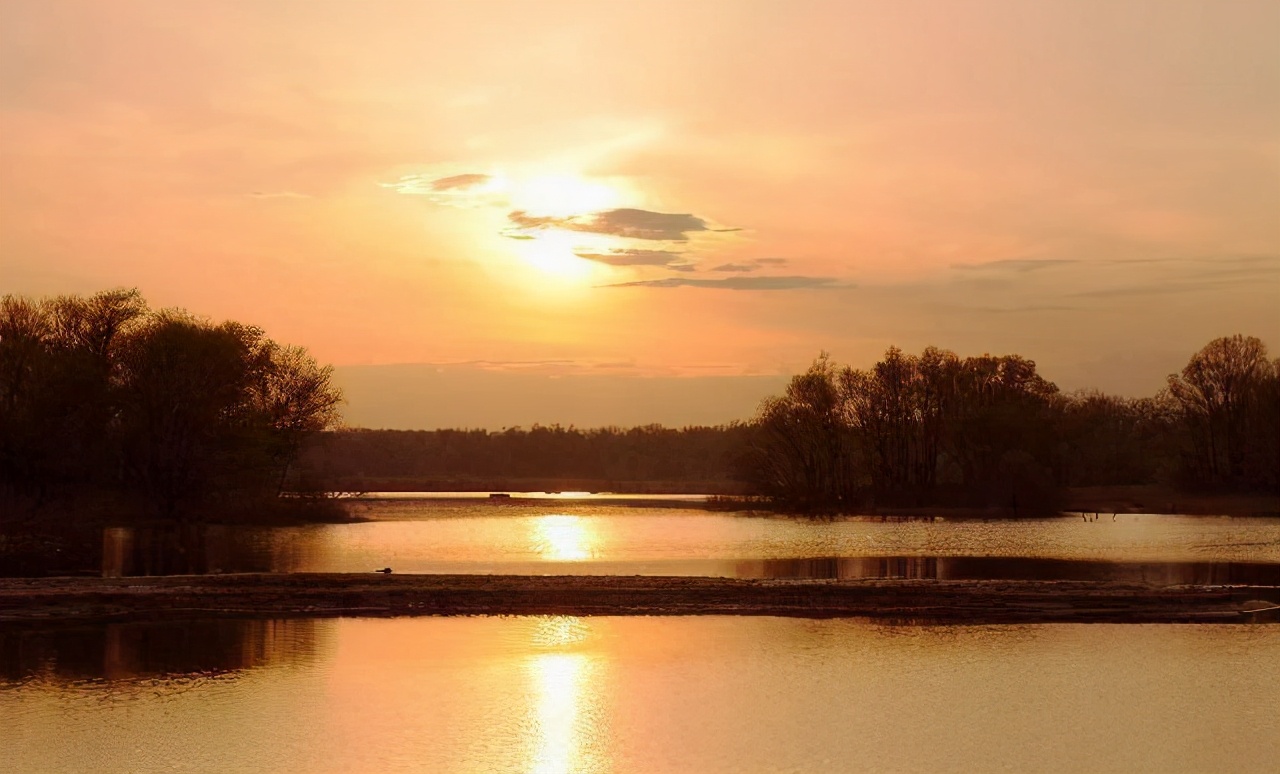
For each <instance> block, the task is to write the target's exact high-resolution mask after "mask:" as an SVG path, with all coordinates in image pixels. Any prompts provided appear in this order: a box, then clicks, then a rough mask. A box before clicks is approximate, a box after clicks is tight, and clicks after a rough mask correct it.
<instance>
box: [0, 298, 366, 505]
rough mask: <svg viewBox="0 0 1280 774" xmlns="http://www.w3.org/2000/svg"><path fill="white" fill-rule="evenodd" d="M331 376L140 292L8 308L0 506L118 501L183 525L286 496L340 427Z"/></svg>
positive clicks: (243, 331) (276, 347)
mask: <svg viewBox="0 0 1280 774" xmlns="http://www.w3.org/2000/svg"><path fill="white" fill-rule="evenodd" d="M331 375H332V371H331V369H330V368H329V367H328V366H321V365H319V364H317V363H316V362H315V360H314V359H312V358H311V357H310V356H309V355H308V354H307V353H306V351H305V350H302V349H300V348H297V347H288V346H282V345H280V344H277V343H276V342H274V341H272V340H271V339H270V338H268V337H267V336H266V334H265V333H264V332H263V331H262V330H261V329H259V328H255V327H253V326H249V325H244V324H241V323H235V322H223V323H213V322H210V321H207V320H204V319H201V318H198V317H195V316H193V315H191V314H189V313H187V312H185V311H183V310H176V309H165V310H152V309H150V308H149V307H148V305H147V304H146V302H145V301H144V300H143V298H142V297H141V295H140V294H139V293H138V292H137V291H136V290H112V291H106V292H102V293H98V294H95V295H92V296H87V297H84V296H61V297H57V298H51V299H41V300H36V299H30V298H25V297H20V296H5V297H4V298H3V299H0V505H3V506H4V507H6V508H10V509H16V508H25V509H27V510H35V511H38V510H39V509H40V508H42V507H43V506H45V505H47V504H48V503H50V502H53V501H56V500H64V499H67V498H74V497H75V496H77V495H83V494H85V493H94V494H102V493H109V494H110V495H112V496H115V497H118V498H120V499H121V500H122V501H125V502H135V503H140V504H144V505H146V506H147V507H149V508H150V509H152V510H154V511H155V512H157V513H159V514H162V515H166V516H172V515H175V514H178V513H180V512H182V511H183V510H184V509H188V508H193V507H200V506H206V505H210V504H217V503H226V502H231V501H245V500H252V499H254V498H262V497H266V496H274V495H276V494H278V492H279V489H280V486H281V484H282V482H283V479H284V475H285V473H286V472H287V470H288V468H289V466H290V464H291V463H292V462H293V460H294V459H295V458H296V456H297V454H298V452H299V449H300V448H301V445H302V442H303V440H304V439H305V438H306V437H307V436H309V435H310V434H312V433H315V432H317V431H320V430H323V429H326V428H328V427H331V426H333V425H334V424H335V422H336V421H337V419H338V407H339V404H340V402H341V400H342V396H341V393H340V392H339V391H338V390H337V389H336V388H335V387H334V386H333V384H332V381H331Z"/></svg>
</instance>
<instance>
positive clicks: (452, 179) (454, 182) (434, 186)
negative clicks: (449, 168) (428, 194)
mask: <svg viewBox="0 0 1280 774" xmlns="http://www.w3.org/2000/svg"><path fill="white" fill-rule="evenodd" d="M492 179H493V177H492V176H490V175H482V174H479V173H468V174H465V175H451V176H449V177H441V178H438V179H436V180H432V181H431V183H430V188H431V190H432V191H457V190H459V189H464V190H465V189H468V188H476V187H478V186H482V185H484V184H485V183H488V182H489V181H490V180H492Z"/></svg>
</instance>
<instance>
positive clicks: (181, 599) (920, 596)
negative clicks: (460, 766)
mask: <svg viewBox="0 0 1280 774" xmlns="http://www.w3.org/2000/svg"><path fill="white" fill-rule="evenodd" d="M1278 594H1280V589H1277V588H1272V587H1253V586H1153V585H1145V584H1133V583H1123V582H1092V581H1006V580H1000V581H950V580H948V581H938V580H906V579H890V580H883V579H880V580H837V581H826V580H821V581H813V580H804V581H793V580H738V579H732V578H706V577H656V576H522V575H385V576H384V575H378V574H374V573H370V574H368V575H364V574H341V573H325V574H318V573H317V574H292V575H284V574H246V575H205V576H169V577H151V578H9V579H0V623H4V624H15V623H20V624H34V623H41V622H51V623H55V622H56V623H65V622H110V621H139V620H174V619H183V618H209V617H247V618H286V617H334V616H375V617H377V616H417V615H574V616H595V615H768V616H789V617H807V618H831V617H858V618H873V619H882V620H888V621H896V622H905V623H946V624H996V623H1198V622H1201V623H1202V622H1242V623H1243V622H1250V621H1257V620H1275V617H1274V616H1275V613H1274V611H1273V612H1270V613H1245V612H1243V611H1244V610H1245V608H1246V607H1256V606H1258V605H1257V603H1256V600H1270V603H1271V604H1272V605H1274V604H1276V599H1277V595H1278ZM1250 601H1255V602H1254V604H1251V605H1247V604H1246V603H1248V602H1250Z"/></svg>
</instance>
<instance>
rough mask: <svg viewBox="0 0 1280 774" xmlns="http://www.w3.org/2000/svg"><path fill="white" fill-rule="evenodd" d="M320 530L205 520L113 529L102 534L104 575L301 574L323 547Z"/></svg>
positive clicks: (118, 576)
mask: <svg viewBox="0 0 1280 774" xmlns="http://www.w3.org/2000/svg"><path fill="white" fill-rule="evenodd" d="M321 529H323V528H321ZM319 531H320V530H317V529H312V528H305V527H298V528H284V527H278V528H276V527H241V526H223V525H200V524H186V525H169V526H163V527H113V528H109V529H106V530H103V534H102V575H103V577H107V578H120V577H128V576H135V575H205V574H208V573H224V572H295V571H297V570H298V569H299V568H300V567H303V566H305V565H306V563H307V562H308V561H309V560H310V559H311V558H312V555H313V554H314V553H315V552H316V551H317V550H319V549H318V545H317V544H316V540H315V538H316V536H317V535H318V532H319Z"/></svg>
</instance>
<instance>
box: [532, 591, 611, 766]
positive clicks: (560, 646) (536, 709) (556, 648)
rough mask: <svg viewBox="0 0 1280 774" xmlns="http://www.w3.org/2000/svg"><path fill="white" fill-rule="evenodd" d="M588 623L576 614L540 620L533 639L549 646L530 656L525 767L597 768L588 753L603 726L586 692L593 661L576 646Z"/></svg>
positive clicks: (584, 636)
mask: <svg viewBox="0 0 1280 774" xmlns="http://www.w3.org/2000/svg"><path fill="white" fill-rule="evenodd" d="M589 634H590V627H589V626H588V625H587V624H586V622H584V621H583V620H582V619H581V618H576V617H574V616H551V617H548V618H544V619H541V620H539V622H538V625H537V628H536V629H535V630H534V633H533V637H532V640H533V641H532V643H531V644H532V645H533V646H534V647H535V648H537V649H546V650H548V651H550V652H545V653H535V654H534V655H532V656H531V657H530V658H529V663H528V670H529V675H530V682H531V688H532V698H533V716H532V725H533V728H532V731H533V737H532V738H531V739H530V744H529V753H530V760H529V761H528V762H527V765H526V770H527V771H530V772H536V774H567V773H568V772H593V771H599V770H601V767H600V765H599V764H600V761H599V760H598V759H597V757H596V756H595V755H593V754H592V750H591V749H590V748H591V747H592V746H593V742H594V740H596V739H597V738H598V737H599V736H600V734H601V730H600V729H599V728H597V725H598V716H597V714H596V713H594V712H592V707H591V706H590V705H591V704H592V702H591V695H590V692H591V691H593V690H595V688H596V686H595V684H594V682H595V681H594V680H593V672H594V661H593V658H592V656H591V654H590V653H587V652H584V651H583V650H581V649H580V648H579V646H581V645H582V644H583V643H584V642H585V641H586V640H587V638H588V636H589Z"/></svg>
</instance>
